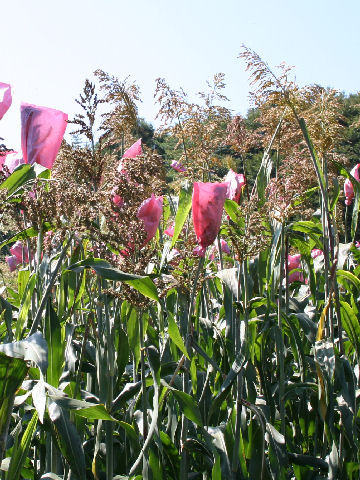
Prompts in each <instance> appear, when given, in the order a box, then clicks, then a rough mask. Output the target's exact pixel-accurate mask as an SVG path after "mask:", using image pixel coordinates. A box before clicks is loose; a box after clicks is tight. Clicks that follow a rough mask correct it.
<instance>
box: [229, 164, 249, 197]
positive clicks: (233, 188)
mask: <svg viewBox="0 0 360 480" xmlns="http://www.w3.org/2000/svg"><path fill="white" fill-rule="evenodd" d="M224 182H228V183H229V187H228V191H227V198H229V199H230V200H234V201H235V202H236V203H239V202H240V197H241V192H242V190H243V188H244V186H245V185H246V179H245V176H244V175H243V174H242V173H236V172H234V170H232V169H230V170H229V171H228V173H227V175H226V177H225V179H224Z"/></svg>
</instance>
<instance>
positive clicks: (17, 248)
mask: <svg viewBox="0 0 360 480" xmlns="http://www.w3.org/2000/svg"><path fill="white" fill-rule="evenodd" d="M23 248H24V261H25V263H28V262H29V254H28V249H27V247H23V243H22V242H20V240H18V241H17V242H15V243H14V245H13V246H12V247H11V248H10V253H11V254H12V255H13V256H15V257H16V258H17V259H18V262H19V263H22V259H23Z"/></svg>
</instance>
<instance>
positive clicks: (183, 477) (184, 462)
mask: <svg viewBox="0 0 360 480" xmlns="http://www.w3.org/2000/svg"><path fill="white" fill-rule="evenodd" d="M204 261H205V257H200V260H199V265H198V268H197V270H196V274H195V278H194V284H193V288H192V291H191V296H190V305H189V311H188V316H187V333H186V342H185V346H186V350H187V352H188V354H189V357H190V360H189V359H188V358H186V359H185V365H184V367H185V372H184V376H183V391H184V392H185V393H188V390H189V369H190V364H191V358H192V349H191V335H192V328H193V325H192V314H193V309H194V301H195V296H196V287H197V283H198V280H199V275H200V272H201V269H202V267H203V265H204ZM188 428H189V421H188V419H187V417H185V415H184V414H183V415H182V425H181V435H180V438H181V449H182V450H181V461H180V480H187V478H188V454H187V451H186V450H185V448H184V444H185V442H186V439H187V434H188Z"/></svg>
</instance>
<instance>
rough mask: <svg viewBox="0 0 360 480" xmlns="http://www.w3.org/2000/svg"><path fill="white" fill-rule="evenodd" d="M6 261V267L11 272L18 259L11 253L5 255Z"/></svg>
mask: <svg viewBox="0 0 360 480" xmlns="http://www.w3.org/2000/svg"><path fill="white" fill-rule="evenodd" d="M6 262H7V264H8V267H9V269H10V272H13V271H14V270H15V269H16V267H17V266H18V265H19V263H21V262H19V260H18V259H17V257H15V255H11V256H8V257H6Z"/></svg>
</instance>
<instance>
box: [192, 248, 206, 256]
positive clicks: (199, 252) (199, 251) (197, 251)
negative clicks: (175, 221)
mask: <svg viewBox="0 0 360 480" xmlns="http://www.w3.org/2000/svg"><path fill="white" fill-rule="evenodd" d="M205 252H206V247H202V246H201V245H198V246H197V247H195V248H194V250H193V255H196V256H197V257H205Z"/></svg>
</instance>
